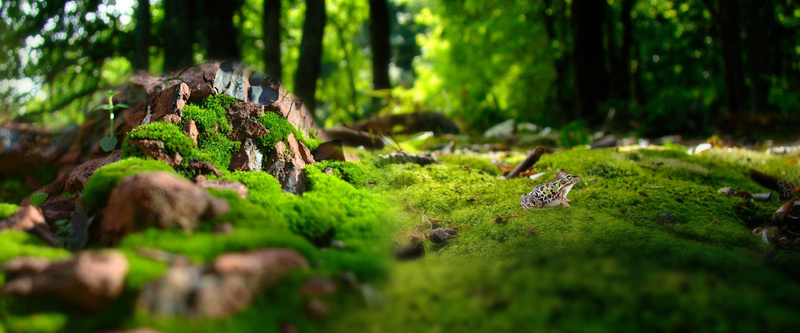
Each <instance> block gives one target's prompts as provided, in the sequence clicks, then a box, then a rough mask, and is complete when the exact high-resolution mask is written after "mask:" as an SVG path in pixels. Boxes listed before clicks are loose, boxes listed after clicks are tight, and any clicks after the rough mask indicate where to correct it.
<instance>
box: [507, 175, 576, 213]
mask: <svg viewBox="0 0 800 333" xmlns="http://www.w3.org/2000/svg"><path fill="white" fill-rule="evenodd" d="M579 180H581V177H580V176H573V175H570V174H567V175H566V176H564V177H561V178H559V179H556V180H553V181H551V182H549V183H544V184H539V185H537V186H536V187H535V188H533V191H531V192H530V193H528V194H523V195H522V197H520V198H519V203H520V205H522V208H525V210H529V209H531V208H533V207H554V206H558V205H564V207H569V203H568V202H569V199H567V194H568V193H569V191H570V190H571V189H572V186H573V185H575V183H577V182H578V181H579Z"/></svg>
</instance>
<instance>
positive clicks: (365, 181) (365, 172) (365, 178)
mask: <svg viewBox="0 0 800 333" xmlns="http://www.w3.org/2000/svg"><path fill="white" fill-rule="evenodd" d="M373 166H374V164H372V163H370V164H368V165H365V164H364V163H361V162H342V161H331V160H326V161H320V162H317V163H315V164H312V165H311V167H314V168H316V169H317V170H319V171H325V169H326V168H331V170H332V171H333V173H334V175H336V176H337V177H340V178H342V179H344V181H346V182H348V183H350V184H353V185H354V186H356V187H364V186H367V185H369V184H370V183H375V182H377V180H378V178H379V175H378V172H377V170H376V169H375V168H374V167H373Z"/></svg>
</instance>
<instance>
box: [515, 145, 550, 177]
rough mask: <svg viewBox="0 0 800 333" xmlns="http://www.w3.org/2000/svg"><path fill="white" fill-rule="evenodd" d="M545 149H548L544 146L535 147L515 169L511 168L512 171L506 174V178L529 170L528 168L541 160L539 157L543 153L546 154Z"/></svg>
mask: <svg viewBox="0 0 800 333" xmlns="http://www.w3.org/2000/svg"><path fill="white" fill-rule="evenodd" d="M545 151H547V147H544V146H538V147H536V148H533V151H531V153H530V154H529V155H528V157H526V158H525V160H523V161H522V162H521V163H520V164H518V165H517V167H516V168H514V170H511V172H509V173H508V174H507V175H506V176H505V177H506V179H509V178H514V177H517V176H519V174H520V173H521V172H523V171H525V170H528V168H530V167H532V166H533V165H534V164H536V162H538V161H539V158H540V157H542V154H544V152H545Z"/></svg>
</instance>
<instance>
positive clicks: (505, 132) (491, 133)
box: [483, 119, 514, 139]
mask: <svg viewBox="0 0 800 333" xmlns="http://www.w3.org/2000/svg"><path fill="white" fill-rule="evenodd" d="M483 136H485V137H487V138H501V139H509V138H511V137H513V136H514V119H508V120H506V121H504V122H502V123H499V124H497V125H494V126H492V127H490V128H489V129H488V130H486V132H483Z"/></svg>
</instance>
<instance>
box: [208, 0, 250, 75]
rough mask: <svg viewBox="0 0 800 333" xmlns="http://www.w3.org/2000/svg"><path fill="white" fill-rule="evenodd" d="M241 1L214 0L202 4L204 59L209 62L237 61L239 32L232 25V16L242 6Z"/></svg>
mask: <svg viewBox="0 0 800 333" xmlns="http://www.w3.org/2000/svg"><path fill="white" fill-rule="evenodd" d="M243 3H244V2H243V1H242V0H224V1H220V0H216V1H208V0H206V1H205V2H204V6H203V10H204V11H205V12H204V13H203V15H202V17H203V18H205V19H206V21H205V22H202V26H203V27H204V28H205V32H206V33H205V36H206V58H208V59H211V60H223V61H224V60H239V59H241V58H242V52H241V50H240V49H239V43H238V40H239V31H238V30H237V29H236V26H235V25H233V15H234V14H235V13H236V11H237V10H239V8H240V7H241V6H242V4H243Z"/></svg>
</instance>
